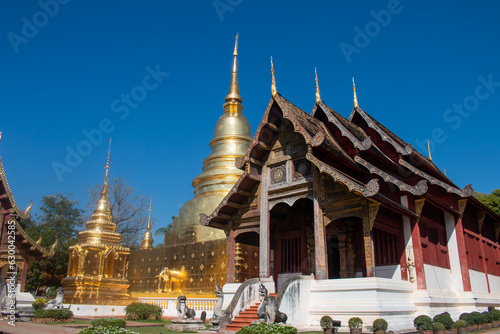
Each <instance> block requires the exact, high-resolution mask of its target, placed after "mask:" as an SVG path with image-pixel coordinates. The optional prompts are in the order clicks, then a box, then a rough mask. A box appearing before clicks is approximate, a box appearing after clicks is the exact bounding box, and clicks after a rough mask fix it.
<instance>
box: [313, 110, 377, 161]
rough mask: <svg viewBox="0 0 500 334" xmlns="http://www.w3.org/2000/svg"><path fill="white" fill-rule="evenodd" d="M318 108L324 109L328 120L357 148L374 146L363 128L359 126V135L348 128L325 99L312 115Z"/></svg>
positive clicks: (365, 148)
mask: <svg viewBox="0 0 500 334" xmlns="http://www.w3.org/2000/svg"><path fill="white" fill-rule="evenodd" d="M318 109H319V110H321V111H323V113H324V114H325V116H326V118H327V119H328V122H330V123H333V124H334V125H335V126H336V127H337V128H338V129H339V131H340V133H341V134H342V136H344V137H346V138H348V139H349V140H350V141H351V143H352V145H353V146H354V147H355V148H357V149H359V150H360V151H365V150H368V149H369V148H370V147H371V146H372V144H373V142H372V140H371V139H370V137H368V136H367V135H366V134H365V133H364V131H363V130H362V129H361V128H359V127H358V129H357V130H358V131H359V133H358V134H357V135H354V134H353V132H352V130H349V129H347V127H346V126H345V125H344V124H343V122H342V120H341V119H340V117H339V116H340V115H336V113H335V112H334V110H333V109H332V108H330V107H328V106H327V105H326V104H325V103H324V102H323V101H320V103H317V104H316V105H315V106H314V108H313V111H312V112H311V116H313V117H316V116H317V112H318ZM352 124H353V126H356V127H357V125H355V124H354V123H352ZM363 137H364V138H363ZM361 138H363V139H361Z"/></svg>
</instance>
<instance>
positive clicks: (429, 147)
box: [427, 141, 432, 161]
mask: <svg viewBox="0 0 500 334" xmlns="http://www.w3.org/2000/svg"><path fill="white" fill-rule="evenodd" d="M427 151H428V152H429V160H431V161H432V155H431V144H430V142H429V141H427Z"/></svg>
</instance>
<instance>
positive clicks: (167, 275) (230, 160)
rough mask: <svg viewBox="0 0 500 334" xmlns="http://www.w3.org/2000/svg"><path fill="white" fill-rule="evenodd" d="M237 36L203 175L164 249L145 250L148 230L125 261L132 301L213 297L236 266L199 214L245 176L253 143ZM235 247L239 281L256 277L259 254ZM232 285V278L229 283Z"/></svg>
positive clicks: (221, 234)
mask: <svg viewBox="0 0 500 334" xmlns="http://www.w3.org/2000/svg"><path fill="white" fill-rule="evenodd" d="M237 50H238V36H236V42H235V47H234V51H233V66H232V72H231V80H230V84H229V93H228V94H227V96H226V97H225V100H224V104H223V105H222V109H223V113H222V115H221V116H220V117H219V120H218V121H217V123H216V125H215V130H214V136H213V139H212V140H211V141H210V143H209V145H210V148H211V151H212V152H211V154H210V155H209V156H208V157H207V158H206V159H205V160H204V162H203V172H202V173H201V174H200V175H198V176H196V177H195V178H194V180H193V182H192V186H193V188H194V197H193V198H192V199H191V200H189V201H188V202H186V203H185V204H184V205H183V206H182V207H181V208H180V210H179V215H178V216H177V217H176V218H175V219H174V220H173V222H172V227H171V229H170V230H169V231H167V232H166V233H165V235H164V244H163V247H156V248H152V247H149V246H148V247H146V246H147V245H148V244H147V242H145V240H147V239H148V238H149V237H147V235H146V234H147V233H148V232H147V231H146V234H145V235H144V238H143V246H142V247H141V248H142V249H141V250H136V251H132V252H131V254H130V257H129V262H130V265H129V276H128V278H129V280H130V283H131V285H130V291H131V292H132V296H144V295H154V296H175V297H177V296H178V295H179V293H183V294H187V295H188V296H190V295H196V296H200V295H204V296H207V297H212V296H213V289H214V277H215V276H217V280H218V282H225V280H226V268H227V267H228V266H231V267H234V266H235V264H234V261H233V259H228V258H227V248H228V244H227V242H228V239H227V235H226V232H225V231H222V230H220V229H215V228H212V227H207V226H202V225H200V224H199V217H200V214H209V213H210V212H212V211H213V210H214V209H215V208H216V207H217V205H218V204H219V203H220V202H221V201H222V200H223V199H224V196H226V194H227V193H228V191H229V190H230V189H231V188H232V187H233V185H234V184H235V182H236V181H237V180H238V179H239V178H240V176H241V175H242V174H243V171H242V170H240V169H239V168H236V165H235V164H236V159H238V158H242V157H243V156H244V155H245V152H246V151H247V149H248V146H249V144H250V140H251V130H250V124H249V123H248V120H247V119H246V117H245V116H244V115H243V104H242V102H243V99H242V97H241V95H240V92H239V85H238V64H237V59H238V52H237ZM235 246H236V247H237V250H238V252H240V253H241V256H240V257H239V258H241V260H240V261H239V262H238V263H237V264H236V268H237V269H236V271H237V273H238V276H237V277H236V279H237V281H243V280H245V279H246V278H250V277H256V276H257V272H258V249H257V248H256V247H255V246H251V245H246V246H242V247H239V245H229V247H232V248H234V247H235ZM232 280H234V277H233V278H232Z"/></svg>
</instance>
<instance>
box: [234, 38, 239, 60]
mask: <svg viewBox="0 0 500 334" xmlns="http://www.w3.org/2000/svg"><path fill="white" fill-rule="evenodd" d="M238 35H239V33H236V39H235V40H234V52H233V56H237V55H238Z"/></svg>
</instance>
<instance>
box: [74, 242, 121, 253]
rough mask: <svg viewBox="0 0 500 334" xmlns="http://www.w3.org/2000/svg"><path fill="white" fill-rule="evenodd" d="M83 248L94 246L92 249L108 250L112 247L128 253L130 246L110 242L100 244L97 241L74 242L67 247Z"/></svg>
mask: <svg viewBox="0 0 500 334" xmlns="http://www.w3.org/2000/svg"><path fill="white" fill-rule="evenodd" d="M85 248H94V249H102V250H106V249H108V250H110V249H114V250H116V251H117V252H121V253H124V254H129V253H130V248H128V247H125V246H121V245H110V244H102V243H97V242H85V243H81V244H76V245H74V246H71V247H69V249H70V250H73V249H85Z"/></svg>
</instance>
